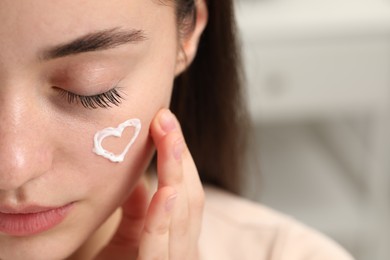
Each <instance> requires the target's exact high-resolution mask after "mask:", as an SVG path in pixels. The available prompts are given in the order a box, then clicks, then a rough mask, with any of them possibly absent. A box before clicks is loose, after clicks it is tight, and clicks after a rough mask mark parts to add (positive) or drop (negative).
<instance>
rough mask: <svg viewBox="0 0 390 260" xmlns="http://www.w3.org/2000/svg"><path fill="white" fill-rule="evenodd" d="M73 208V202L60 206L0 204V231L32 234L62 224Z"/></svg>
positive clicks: (10, 233) (17, 234)
mask: <svg viewBox="0 0 390 260" xmlns="http://www.w3.org/2000/svg"><path fill="white" fill-rule="evenodd" d="M72 208H73V203H69V204H66V205H64V206H60V207H43V206H35V205H26V206H22V207H18V208H11V207H5V206H0V233H5V234H7V235H11V236H30V235H34V234H38V233H41V232H43V231H46V230H49V229H51V228H53V227H55V226H56V225H58V224H60V223H61V222H62V221H63V220H64V219H65V217H66V216H67V215H68V213H69V212H70V210H71V209H72Z"/></svg>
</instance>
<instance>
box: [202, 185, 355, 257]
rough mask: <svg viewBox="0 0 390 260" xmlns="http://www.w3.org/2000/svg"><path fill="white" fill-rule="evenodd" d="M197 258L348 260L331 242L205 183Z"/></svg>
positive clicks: (338, 247) (303, 227) (276, 214)
mask: <svg viewBox="0 0 390 260" xmlns="http://www.w3.org/2000/svg"><path fill="white" fill-rule="evenodd" d="M205 193H206V204H205V209H204V216H203V218H204V219H203V226H202V233H201V237H200V259H201V260H252V259H255V260H351V259H353V258H352V257H351V256H350V255H349V254H348V253H347V252H345V251H344V250H343V249H342V248H341V247H340V246H338V245H337V244H336V243H335V242H333V241H331V240H330V239H328V238H326V237H325V236H324V235H322V234H320V233H318V232H316V231H314V230H312V229H310V228H308V227H306V226H304V225H302V224H300V223H298V222H297V221H295V220H293V219H292V218H289V217H287V216H284V215H282V214H280V213H277V212H275V211H273V210H271V209H268V208H266V207H264V206H261V205H259V204H256V203H253V202H250V201H248V200H245V199H243V198H240V197H237V196H234V195H231V194H229V193H227V192H224V191H221V190H219V189H216V188H213V187H209V186H206V187H205Z"/></svg>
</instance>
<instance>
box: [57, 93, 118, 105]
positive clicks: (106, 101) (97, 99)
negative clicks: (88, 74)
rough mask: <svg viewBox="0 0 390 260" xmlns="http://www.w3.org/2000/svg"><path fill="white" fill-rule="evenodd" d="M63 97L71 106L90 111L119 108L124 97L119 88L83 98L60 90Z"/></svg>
mask: <svg viewBox="0 0 390 260" xmlns="http://www.w3.org/2000/svg"><path fill="white" fill-rule="evenodd" d="M58 90H59V91H60V93H61V95H62V96H63V97H64V98H66V100H67V101H68V103H69V104H74V103H76V104H78V103H79V102H80V103H81V105H82V106H83V107H85V108H88V109H97V108H99V107H101V108H111V107H112V105H115V106H119V105H120V104H121V103H122V100H123V99H124V98H123V95H122V94H121V93H120V92H119V90H118V89H117V88H113V89H110V90H109V91H107V92H104V93H101V94H97V95H92V96H83V95H79V94H75V93H72V92H69V91H66V90H64V89H58Z"/></svg>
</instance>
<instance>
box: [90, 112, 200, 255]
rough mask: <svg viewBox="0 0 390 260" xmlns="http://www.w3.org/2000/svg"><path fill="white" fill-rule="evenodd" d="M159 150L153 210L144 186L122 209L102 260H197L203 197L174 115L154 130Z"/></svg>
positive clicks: (164, 116)
mask: <svg viewBox="0 0 390 260" xmlns="http://www.w3.org/2000/svg"><path fill="white" fill-rule="evenodd" d="M150 130H151V136H152V138H153V140H154V143H155V144H156V147H157V172H158V189H157V191H156V193H155V194H154V196H153V198H152V200H151V202H150V204H149V206H147V202H148V192H147V188H146V185H145V183H144V182H142V181H141V182H140V183H139V184H138V185H137V187H136V188H135V190H134V192H133V193H132V194H131V196H130V197H129V199H128V200H127V202H126V203H125V204H124V206H123V217H122V221H121V223H120V225H119V227H118V230H117V231H116V234H115V235H114V237H113V238H112V240H111V242H110V243H109V244H108V245H107V246H106V247H105V248H104V249H103V250H102V251H101V252H100V254H99V256H98V257H97V259H110V260H114V259H121V260H122V259H138V260H149V259H164V260H168V259H169V260H183V259H188V260H197V259H198V239H199V234H200V228H201V223H202V212H203V205H204V192H203V188H202V185H201V182H200V180H199V176H198V172H197V170H196V167H195V164H194V161H193V159H192V157H191V154H190V152H189V150H188V149H187V146H186V144H185V141H184V137H183V135H182V132H181V129H180V125H179V123H178V121H177V120H176V118H175V117H174V116H173V114H172V113H171V112H170V111H169V110H166V109H163V110H161V111H160V112H159V113H158V114H157V115H156V117H155V118H154V120H153V122H152V124H151V129H150Z"/></svg>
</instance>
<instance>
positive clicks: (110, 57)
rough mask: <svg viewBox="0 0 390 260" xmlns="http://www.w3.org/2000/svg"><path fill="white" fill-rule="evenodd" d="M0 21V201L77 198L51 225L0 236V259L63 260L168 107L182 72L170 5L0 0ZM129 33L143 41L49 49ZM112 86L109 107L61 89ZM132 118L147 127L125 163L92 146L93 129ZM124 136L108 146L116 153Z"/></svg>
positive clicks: (148, 148)
mask: <svg viewBox="0 0 390 260" xmlns="http://www.w3.org/2000/svg"><path fill="white" fill-rule="evenodd" d="M0 17H1V23H0V39H1V40H0V83H1V84H0V119H1V124H0V136H1V141H0V161H1V163H0V206H1V205H3V206H4V205H5V206H9V207H13V208H15V207H21V206H24V205H39V206H50V207H59V206H63V205H66V204H69V203H74V205H73V208H72V209H71V211H70V212H69V215H68V216H67V217H66V218H65V220H64V221H63V222H61V223H60V224H59V225H57V226H55V227H54V228H52V229H50V230H48V231H45V232H42V233H39V234H35V235H31V236H10V235H7V234H2V233H0V259H42V256H45V257H44V258H45V259H46V258H47V259H63V258H65V257H67V256H69V254H71V253H72V252H74V251H75V250H77V248H79V247H80V246H81V245H82V244H83V243H85V241H86V239H87V238H90V237H91V239H93V233H94V231H95V230H96V229H97V228H98V227H99V226H100V225H101V224H102V223H103V222H105V221H106V219H107V218H108V217H109V216H110V215H111V214H112V213H113V212H114V211H115V209H116V208H117V207H118V206H119V205H121V203H122V202H123V201H124V199H125V198H126V197H127V195H128V194H129V193H130V192H131V191H132V188H133V187H134V186H135V185H136V182H137V181H138V180H139V177H140V176H141V175H142V174H143V173H144V172H145V170H146V167H147V166H148V164H149V161H150V158H151V156H152V153H153V146H152V142H151V140H150V138H149V134H148V129H149V125H150V122H151V121H152V119H153V117H154V115H155V114H156V112H157V111H158V110H159V109H160V108H162V107H167V106H168V104H169V100H170V93H171V89H172V83H173V79H174V77H175V74H177V73H178V66H179V65H178V63H177V60H178V49H179V48H178V41H177V25H176V18H175V15H174V8H173V7H172V6H171V5H162V4H159V1H152V0H150V1H145V0H131V1H129V0H110V1H96V0H83V1H80V0H70V1H57V0H51V1H46V0H34V1H27V0H16V1H15V0H4V1H0ZM113 29H115V30H113ZM131 30H141V31H142V34H143V36H144V37H141V38H142V39H138V40H137V41H135V42H131V43H126V44H120V45H118V46H115V47H114V48H109V49H104V50H98V51H90V52H83V53H78V54H73V55H68V56H63V57H57V58H53V59H52V58H50V57H49V56H50V55H48V52H47V50H48V49H50V48H53V47H54V46H58V45H63V44H66V43H69V42H72V41H74V40H75V39H78V38H80V37H82V36H85V35H87V34H91V33H96V32H101V31H110V32H115V33H119V34H121V33H123V32H128V31H131ZM111 47H112V46H111ZM115 86H116V87H117V88H118V89H119V91H120V93H121V95H122V96H123V97H124V99H123V100H122V102H121V104H120V105H119V106H115V105H112V107H111V108H107V109H105V108H97V109H88V108H85V107H83V106H82V105H81V104H80V102H79V103H75V102H73V103H69V102H68V100H67V96H66V94H65V95H64V92H63V91H69V92H72V93H76V94H78V95H85V96H91V95H96V94H99V93H102V92H106V91H108V90H110V89H111V88H113V87H115ZM130 118H139V119H141V122H142V125H143V128H142V130H141V133H140V135H139V137H138V139H137V141H136V142H135V144H134V145H133V146H132V148H131V149H130V151H129V152H128V154H127V156H126V158H125V161H124V162H123V163H112V162H110V161H109V160H107V159H105V158H103V157H100V156H97V155H96V154H94V153H93V152H92V148H93V136H94V134H95V133H96V132H97V131H99V130H101V129H104V128H106V127H110V126H111V127H116V126H117V125H119V124H120V123H121V122H124V121H126V120H127V119H130ZM128 140H129V139H127V140H126V141H120V140H119V141H118V140H111V142H109V143H107V145H108V146H109V147H110V148H111V149H114V150H115V149H116V150H117V151H121V149H122V148H123V147H125V145H126V144H127V141H128Z"/></svg>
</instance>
